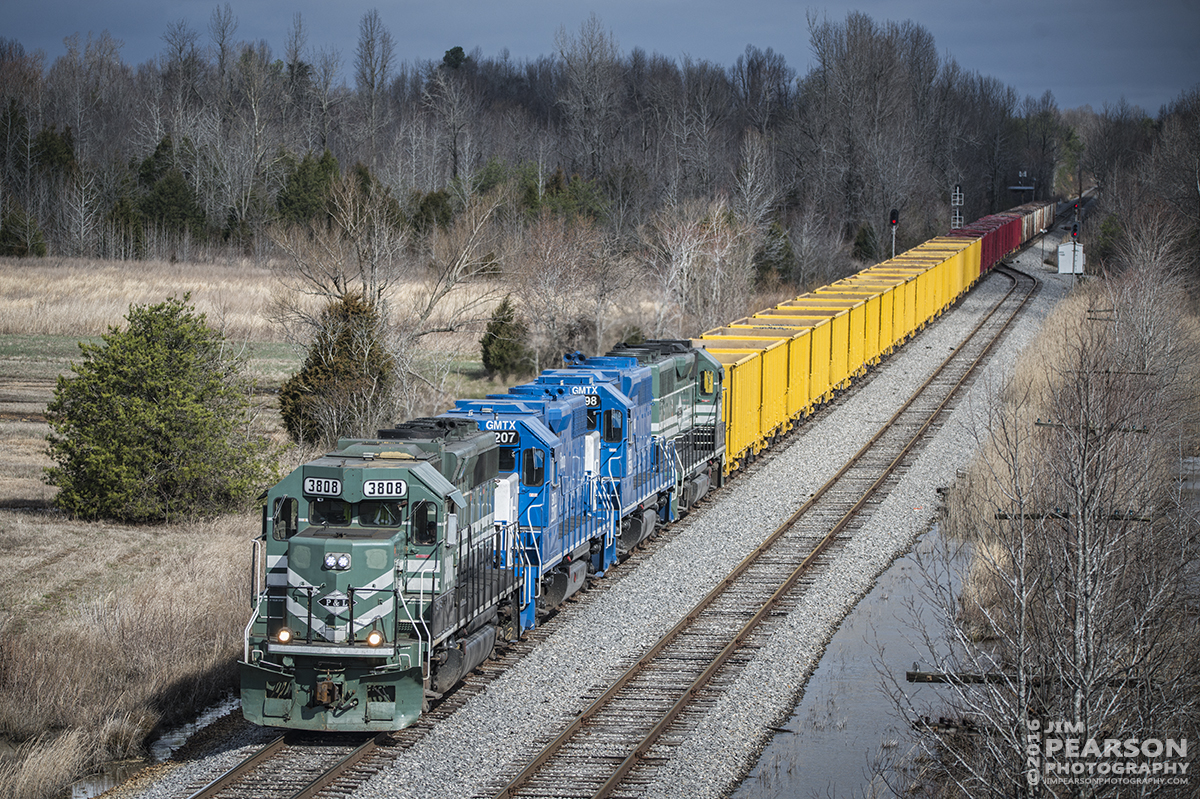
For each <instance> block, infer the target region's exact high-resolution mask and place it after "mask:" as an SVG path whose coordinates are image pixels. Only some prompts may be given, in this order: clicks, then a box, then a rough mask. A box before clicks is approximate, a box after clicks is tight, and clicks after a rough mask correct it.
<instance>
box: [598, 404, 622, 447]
mask: <svg viewBox="0 0 1200 799" xmlns="http://www.w3.org/2000/svg"><path fill="white" fill-rule="evenodd" d="M601 435H602V436H603V437H604V440H605V441H607V442H608V443H610V444H615V443H617V442H619V441H621V440H622V439H623V438H624V437H625V412H624V411H623V410H621V409H620V408H614V409H613V410H610V411H605V412H604V432H603V433H602V434H601Z"/></svg>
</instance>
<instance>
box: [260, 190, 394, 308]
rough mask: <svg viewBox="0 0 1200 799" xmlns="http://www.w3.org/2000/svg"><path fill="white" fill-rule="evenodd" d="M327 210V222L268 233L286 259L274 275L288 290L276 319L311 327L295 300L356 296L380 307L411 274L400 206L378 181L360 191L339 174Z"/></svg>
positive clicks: (334, 298) (299, 302)
mask: <svg viewBox="0 0 1200 799" xmlns="http://www.w3.org/2000/svg"><path fill="white" fill-rule="evenodd" d="M330 205H331V213H330V215H329V219H328V220H320V221H317V222H313V223H311V224H309V225H307V226H304V227H300V226H292V227H277V228H276V229H274V230H273V231H272V234H271V236H272V241H273V242H274V243H275V244H276V246H278V247H279V249H280V250H281V251H282V252H283V253H284V255H285V256H286V258H285V260H283V261H281V262H278V263H277V264H276V266H275V271H276V274H277V276H278V277H279V279H280V280H281V281H282V282H283V283H284V285H285V286H286V287H287V288H288V289H289V290H290V294H287V295H284V297H283V299H282V301H283V302H284V303H285V305H283V306H282V307H280V308H279V309H277V315H278V316H279V317H280V318H281V319H297V320H303V321H306V322H311V312H310V311H308V310H307V309H306V308H307V305H306V303H304V302H303V301H297V299H296V297H306V296H307V297H314V298H318V299H320V300H321V301H327V300H337V299H341V298H342V297H345V296H347V295H349V294H351V293H358V294H361V295H362V297H363V299H364V301H365V302H367V303H368V304H370V305H372V306H375V307H380V306H381V305H383V304H384V303H385V299H386V297H387V294H388V291H389V289H391V288H392V287H393V286H394V285H396V284H398V283H400V282H401V281H403V280H405V279H406V278H408V276H409V275H410V273H411V271H412V268H413V267H412V259H411V258H410V257H409V256H408V254H407V244H408V231H407V229H406V228H405V227H404V226H403V225H402V224H401V222H400V219H399V207H398V206H397V205H396V203H395V200H394V199H392V197H391V196H390V195H389V194H388V192H387V190H386V189H385V188H383V186H382V185H380V184H379V183H378V181H370V182H369V183H368V184H367V185H365V186H364V185H363V182H362V181H361V180H360V179H359V176H358V175H356V174H354V173H348V174H346V175H343V176H342V177H340V178H339V179H338V180H337V181H336V182H335V183H334V186H333V189H332V191H331V193H330Z"/></svg>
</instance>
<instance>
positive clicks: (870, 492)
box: [494, 268, 1038, 799]
mask: <svg viewBox="0 0 1200 799" xmlns="http://www.w3.org/2000/svg"><path fill="white" fill-rule="evenodd" d="M1000 271H1002V273H1003V274H1005V275H1006V276H1007V277H1008V278H1009V279H1010V280H1011V281H1012V285H1011V287H1010V289H1009V291H1008V293H1007V294H1006V295H1005V296H1004V297H1003V298H1002V299H1001V300H1000V301H999V302H998V303H997V304H996V305H995V306H994V307H993V308H992V310H991V311H990V312H989V314H988V315H987V316H986V317H985V318H984V319H983V320H982V321H981V322H980V323H979V325H977V326H976V328H975V329H974V330H973V331H972V333H971V334H970V335H969V336H968V338H967V339H966V340H964V341H963V343H962V344H960V345H959V347H958V348H957V349H955V350H954V352H953V353H951V354H950V356H949V357H948V358H947V359H946V360H945V362H943V363H942V365H941V366H940V367H939V368H938V369H937V370H936V371H935V373H934V374H933V375H932V376H931V377H930V378H929V379H928V380H927V381H926V383H925V384H924V385H923V386H922V387H921V388H920V389H918V390H917V392H916V393H914V394H913V396H912V397H911V398H909V400H908V401H907V402H906V403H905V404H904V406H903V407H902V408H901V409H900V410H899V411H897V413H896V414H895V415H894V416H893V417H892V418H891V419H889V420H888V421H887V422H886V423H885V424H884V426H883V427H882V428H881V429H880V430H879V432H878V433H876V435H875V436H874V437H873V438H872V440H871V441H870V442H868V443H867V444H866V445H865V446H864V447H863V448H862V449H861V450H860V451H859V452H858V453H857V454H856V455H855V456H854V457H853V458H852V459H851V460H850V461H849V462H848V463H847V464H846V465H845V466H844V467H843V468H842V469H841V470H840V471H839V472H838V473H837V474H836V475H835V476H834V477H833V478H832V479H831V480H830V481H829V482H828V483H826V484H825V486H823V487H822V488H821V489H820V490H819V491H818V492H817V493H816V494H814V495H813V496H812V498H810V499H809V500H808V501H807V502H806V503H805V504H804V505H803V506H802V507H801V508H800V509H799V510H797V511H796V513H795V514H793V515H792V516H791V517H790V518H789V519H787V520H786V521H785V522H784V523H783V524H782V525H781V526H780V527H779V528H778V529H777V530H776V531H775V532H773V533H772V534H771V535H770V536H769V537H768V538H767V539H766V540H765V541H764V542H763V543H762V544H761V545H760V546H759V547H758V549H756V550H755V551H754V552H752V553H751V554H750V555H749V556H747V557H746V558H745V559H744V560H743V561H742V562H741V563H740V564H739V565H738V566H737V567H736V568H735V569H734V570H733V571H732V572H731V573H730V574H729V575H727V576H726V577H725V579H724V580H723V581H722V582H721V583H720V584H719V585H718V586H717V587H716V588H714V589H713V590H712V591H711V592H710V593H709V594H708V595H707V596H706V597H705V598H704V599H703V600H701V601H700V602H699V603H698V604H697V605H696V606H695V607H694V608H693V609H692V610H691V611H690V612H689V613H688V614H687V615H686V617H685V618H684V619H683V620H682V621H680V622H679V624H677V625H676V626H675V627H674V628H673V629H671V630H670V631H669V632H667V633H666V634H665V635H664V636H663V637H662V638H661V639H660V640H659V641H658V643H657V644H655V645H653V646H652V647H651V648H650V649H649V650H648V651H647V652H646V653H645V654H644V655H643V656H642V657H641V658H640V659H639V660H638V662H637V663H635V664H634V665H633V666H632V667H630V668H629V669H628V671H626V672H625V673H624V674H623V675H622V676H621V677H620V678H619V679H618V680H617V681H616V682H615V683H614V684H613V685H612V686H611V687H609V688H608V689H607V690H605V691H604V692H603V693H602V694H600V695H599V696H597V697H596V698H595V700H594V701H593V702H592V704H591V705H590V706H589V707H588V708H587V709H586V710H585V711H584V712H583V713H581V714H580V715H579V716H578V717H576V719H575V720H574V721H573V722H572V723H571V724H570V725H569V726H568V727H567V729H566V730H565V731H563V732H562V733H561V734H560V735H559V736H557V737H556V738H555V739H554V740H552V741H549V742H547V743H546V744H545V746H544V748H543V749H542V750H541V752H540V753H538V754H537V755H536V756H535V757H534V758H533V760H532V761H530V762H529V764H528V765H527V766H526V767H525V768H524V769H523V770H522V771H521V772H520V773H518V774H516V775H515V776H512V777H511V778H508V779H507V781H506V783H505V784H503V787H500V788H498V789H497V790H496V792H495V793H494V795H495V796H496V797H498V799H500V798H507V797H518V796H538V797H548V796H556V797H576V796H580V797H603V796H612V795H630V794H636V793H637V792H638V786H639V785H640V784H642V783H644V782H646V781H647V775H645V774H642V773H641V772H642V771H643V770H644V769H645V768H647V767H650V768H652V767H653V764H654V762H655V761H659V760H661V759H663V757H664V755H663V753H662V752H661V751H658V750H657V749H656V744H659V743H665V742H667V740H668V739H669V738H672V737H675V736H672V735H670V733H671V731H672V730H673V729H674V727H675V725H677V724H686V723H687V716H688V714H689V713H691V712H693V711H697V710H699V711H702V710H703V706H704V704H705V703H706V696H707V695H708V693H707V692H709V691H712V690H714V689H716V688H719V684H720V682H721V681H722V680H724V679H727V678H728V676H729V675H730V674H731V673H732V671H733V670H736V669H737V668H738V666H739V664H740V663H744V662H746V661H747V660H748V659H749V657H750V656H751V655H752V652H753V650H754V648H755V647H756V641H760V640H762V637H763V636H769V635H770V634H771V631H772V620H773V619H775V618H778V617H781V616H784V615H786V614H787V613H788V611H789V610H790V609H791V607H792V605H793V604H794V602H795V600H796V599H797V598H798V597H799V596H800V594H801V592H803V590H805V585H806V583H808V582H810V580H811V574H812V571H813V569H814V568H816V567H819V566H820V565H821V563H822V562H823V555H824V554H825V553H826V552H827V550H828V549H829V548H830V547H831V546H834V545H836V542H838V541H839V540H841V539H843V538H845V537H848V536H852V535H853V532H854V530H855V529H857V528H858V527H859V526H861V525H862V524H863V523H864V522H865V521H866V519H867V518H868V517H869V516H870V514H871V510H872V507H873V505H874V504H875V503H877V502H878V501H879V500H880V499H882V495H885V494H886V491H887V490H888V489H889V488H890V487H891V485H893V484H894V483H895V482H896V481H897V480H898V479H899V477H898V474H897V473H898V472H899V471H900V470H902V469H903V467H904V465H905V464H906V463H907V462H908V461H909V460H910V459H911V457H912V456H913V454H914V450H915V449H917V448H918V447H919V445H920V444H921V442H922V441H923V440H924V439H925V437H926V434H927V433H928V431H929V430H930V428H931V427H934V426H936V425H937V424H938V421H939V419H940V418H941V416H942V413H943V410H945V408H946V407H947V405H948V404H949V403H950V402H951V400H952V399H953V398H954V397H955V396H956V395H957V394H958V393H959V389H960V388H961V387H962V386H963V384H964V383H966V382H967V381H968V380H969V379H970V378H971V376H972V375H973V374H975V373H976V372H977V370H978V368H979V366H980V365H981V364H982V363H983V362H984V361H985V360H986V358H987V355H988V353H989V352H990V351H991V350H992V348H993V347H994V346H995V344H996V343H997V342H998V341H999V340H1000V339H1001V338H1002V336H1003V334H1004V332H1005V331H1006V330H1007V329H1008V327H1009V326H1010V324H1011V323H1012V321H1013V320H1014V319H1015V318H1016V317H1017V315H1018V314H1019V313H1020V310H1021V309H1022V308H1024V306H1025V304H1026V303H1027V302H1028V300H1029V299H1030V298H1031V297H1032V296H1033V294H1034V292H1035V291H1036V290H1037V287H1038V282H1037V280H1036V279H1035V278H1033V277H1031V276H1029V275H1026V274H1024V273H1021V272H1016V271H1014V270H1011V269H1007V268H1002V269H1001V270H1000Z"/></svg>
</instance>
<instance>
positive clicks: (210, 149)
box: [0, 4, 1161, 277]
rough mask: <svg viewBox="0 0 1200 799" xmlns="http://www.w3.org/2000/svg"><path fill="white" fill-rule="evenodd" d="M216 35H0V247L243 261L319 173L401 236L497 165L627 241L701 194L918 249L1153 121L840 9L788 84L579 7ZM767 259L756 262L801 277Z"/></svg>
mask: <svg viewBox="0 0 1200 799" xmlns="http://www.w3.org/2000/svg"><path fill="white" fill-rule="evenodd" d="M237 28H238V24H237V18H236V17H235V16H234V14H233V11H232V9H231V7H230V5H229V4H225V5H223V6H219V7H217V8H216V9H215V10H214V11H213V12H212V15H211V17H210V19H209V20H208V23H207V25H206V26H204V28H203V29H201V28H198V27H197V26H195V25H193V24H192V23H191V22H189V21H186V20H183V21H179V22H176V23H173V24H171V25H170V26H168V28H167V30H166V31H165V32H164V33H163V35H162V41H163V50H162V52H161V53H160V54H159V55H158V56H157V57H156V58H154V59H152V60H150V61H148V62H146V63H143V64H138V65H132V64H127V63H125V62H124V61H123V60H122V59H121V54H120V51H121V46H122V45H121V42H120V41H118V40H116V39H114V38H113V37H111V36H110V35H109V34H108V33H107V32H104V33H101V34H99V35H98V36H97V35H93V34H90V33H89V34H88V36H87V37H86V38H82V37H81V36H80V35H79V34H74V35H72V36H69V37H67V39H66V43H67V52H66V53H65V54H64V55H62V56H60V57H58V58H56V59H54V61H53V62H52V63H48V64H47V63H46V59H45V58H44V56H43V55H42V54H41V53H40V52H33V53H31V52H27V51H25V49H24V48H23V47H22V46H21V44H20V43H19V42H17V41H14V40H0V186H2V190H3V203H4V213H5V219H6V236H7V239H6V244H5V248H6V251H7V252H10V253H17V252H20V251H21V250H22V248H23V249H24V251H25V252H30V253H38V252H53V253H56V254H61V255H75V256H91V257H104V258H129V257H158V256H162V255H167V254H171V253H174V254H176V256H177V257H184V256H185V255H190V256H194V255H195V253H197V252H202V251H203V246H211V245H223V246H227V247H232V248H236V249H240V250H243V251H247V252H252V253H255V254H266V253H268V252H269V249H270V248H269V237H268V236H267V234H266V232H267V228H268V227H269V226H271V225H274V224H279V223H288V222H296V221H301V220H304V219H307V218H311V217H312V216H313V215H314V214H315V213H317V212H318V209H316V208H315V207H314V206H313V204H312V201H311V198H310V197H309V196H308V195H307V194H306V192H310V191H311V181H312V175H313V172H314V171H316V172H320V171H321V170H327V169H329V165H330V164H334V163H336V164H337V165H338V167H339V168H340V169H341V170H348V169H350V168H354V167H356V165H357V166H358V167H361V168H363V169H365V170H367V171H369V173H370V174H371V175H372V176H373V178H374V179H376V180H378V181H380V182H381V183H382V184H383V185H384V186H386V187H387V189H388V190H389V191H390V192H391V194H392V196H393V197H395V198H396V200H397V202H398V203H399V204H400V206H401V207H402V208H403V210H404V211H405V212H406V220H407V221H408V222H409V223H410V224H412V225H413V226H414V227H416V228H419V227H420V225H421V223H422V222H427V221H428V220H429V219H430V218H433V219H437V218H439V217H438V215H439V214H446V213H453V212H454V210H455V209H454V207H453V204H450V207H444V206H446V202H445V200H446V199H447V198H446V197H444V196H441V195H442V194H443V193H445V192H448V191H449V190H450V188H451V187H452V186H454V185H456V184H463V185H470V184H471V182H472V180H473V179H475V178H477V176H479V175H480V174H481V173H484V172H486V171H487V170H488V169H489V168H495V166H496V165H497V164H499V165H503V166H504V167H505V168H506V169H509V170H514V171H517V172H519V174H520V175H521V176H522V180H523V190H524V192H525V197H524V201H525V204H526V206H528V207H535V208H536V207H540V206H541V205H542V204H544V203H549V204H550V206H551V207H562V206H566V207H568V208H570V209H572V210H576V211H579V212H581V213H584V214H587V215H589V216H591V217H593V218H595V219H597V220H598V221H599V222H600V223H601V224H602V226H603V228H604V230H605V232H606V233H608V234H611V235H612V236H615V237H616V238H617V240H618V241H620V242H621V243H622V244H623V246H626V247H629V246H633V245H634V243H635V242H636V237H637V231H638V230H639V228H640V227H641V226H643V225H645V224H646V223H647V222H648V221H649V220H651V219H652V218H653V216H654V215H655V213H657V212H659V211H661V210H662V209H663V208H676V207H681V206H683V205H685V204H686V203H688V202H695V201H698V200H706V199H710V198H713V197H716V196H725V197H728V198H730V202H731V204H732V205H733V207H734V209H735V210H737V211H739V212H741V213H742V214H743V215H745V216H746V218H747V219H748V221H750V222H752V223H753V224H755V225H758V226H760V227H763V230H764V233H763V235H762V238H763V239H764V241H763V242H760V247H759V249H764V250H766V251H769V250H770V249H771V248H770V247H769V246H766V245H769V244H771V243H772V242H773V243H774V244H775V245H776V246H775V249H776V250H778V249H779V245H780V244H781V243H782V240H783V239H786V238H789V237H791V238H793V239H795V238H800V239H801V240H802V241H801V242H799V243H800V244H803V241H807V240H808V239H810V238H811V237H812V236H813V235H814V233H816V234H819V235H820V236H821V237H823V238H825V239H828V240H830V241H833V242H842V241H843V240H846V239H853V238H854V237H855V236H857V235H858V234H859V233H860V231H862V230H864V229H868V230H873V231H874V232H876V233H878V232H881V228H882V227H883V225H885V224H886V219H887V214H888V210H889V209H890V208H898V209H899V210H900V211H901V216H902V219H904V228H903V230H902V236H903V237H905V238H906V239H907V240H910V241H913V242H916V241H921V240H923V239H924V238H927V237H928V236H929V235H932V234H936V233H938V232H942V231H944V230H945V229H946V226H947V220H948V219H949V209H948V199H949V194H950V192H951V190H952V189H953V188H954V187H955V186H956V185H957V186H961V187H962V190H963V193H964V197H965V200H966V205H965V207H964V208H963V209H962V210H963V214H964V216H965V217H966V218H968V219H970V218H975V217H978V216H981V215H983V214H986V213H989V212H994V211H997V210H1001V209H1003V208H1005V207H1008V206H1010V205H1012V204H1014V203H1015V202H1017V201H1021V200H1028V199H1043V198H1046V197H1049V196H1052V195H1053V194H1054V193H1055V191H1056V183H1058V187H1063V188H1065V186H1066V185H1067V184H1066V183H1065V182H1062V181H1061V180H1060V179H1065V176H1070V177H1073V178H1074V177H1077V176H1078V173H1079V170H1080V168H1084V167H1086V168H1087V169H1088V171H1089V173H1090V174H1094V175H1095V176H1096V179H1097V180H1100V181H1104V180H1105V179H1106V178H1107V177H1108V176H1110V175H1111V174H1112V173H1113V171H1114V170H1117V169H1119V167H1120V165H1121V164H1122V162H1123V160H1127V159H1128V158H1129V157H1131V156H1132V155H1135V154H1137V153H1139V152H1147V151H1148V150H1149V149H1150V148H1151V147H1152V145H1153V142H1154V140H1155V135H1156V133H1157V132H1158V131H1159V130H1160V128H1161V120H1160V123H1154V122H1151V121H1150V120H1149V119H1148V118H1147V117H1145V116H1144V114H1142V113H1141V112H1140V111H1139V110H1137V109H1132V108H1129V107H1128V106H1127V105H1123V104H1122V105H1119V106H1117V107H1114V108H1112V109H1106V110H1105V112H1104V113H1103V114H1100V115H1095V114H1086V113H1083V112H1079V113H1076V114H1075V115H1074V116H1072V115H1071V114H1064V113H1062V112H1060V110H1059V109H1058V107H1057V105H1056V103H1055V101H1054V98H1053V95H1052V94H1051V93H1049V92H1047V93H1045V94H1044V95H1042V96H1041V97H1038V98H1034V97H1025V98H1021V97H1019V96H1018V94H1017V93H1016V91H1015V90H1014V89H1012V88H1011V87H1008V86H1005V85H1004V84H1003V83H1001V82H1000V81H998V80H996V79H995V78H992V77H988V76H984V75H980V74H978V73H973V72H970V71H968V70H965V69H963V68H962V67H961V66H959V65H958V64H957V62H955V61H954V60H953V59H952V58H943V57H939V55H938V53H937V49H936V46H935V43H934V39H933V36H932V35H931V34H930V33H929V32H928V31H927V30H926V29H924V28H923V27H921V26H920V25H918V24H916V23H913V22H903V23H894V22H886V23H877V22H875V21H873V20H872V19H871V18H870V17H868V16H867V15H865V14H861V13H852V14H850V15H849V16H847V18H846V19H845V20H844V21H830V20H828V19H824V18H817V17H815V16H814V17H811V18H810V20H809V26H808V28H809V29H808V32H807V33H808V37H809V41H810V46H811V49H812V52H813V54H814V56H815V59H814V65H813V67H812V69H810V70H809V71H808V73H807V74H801V73H799V72H797V71H796V69H794V68H793V67H792V66H790V65H789V64H788V63H787V62H786V59H785V58H784V57H783V56H782V55H781V54H779V53H775V52H773V51H772V50H771V49H770V48H767V49H765V50H764V49H761V48H758V47H755V46H753V45H748V46H747V47H746V50H745V52H744V53H743V54H742V55H741V56H739V57H738V58H737V60H736V62H735V63H734V64H732V65H730V66H724V65H720V64H716V63H713V62H711V61H707V60H703V59H694V58H691V57H686V56H685V57H682V58H679V59H674V58H669V57H667V56H663V55H660V54H658V53H647V52H646V51H644V50H642V49H639V48H635V49H633V50H632V51H629V52H623V51H622V50H621V49H620V47H619V45H618V42H617V41H616V39H615V38H614V36H613V35H612V34H611V32H609V31H608V30H606V29H605V28H604V26H603V24H602V23H601V21H600V20H599V19H597V18H596V17H594V16H593V17H592V18H591V19H589V20H588V21H586V22H585V23H583V24H582V25H581V26H580V28H579V29H578V30H577V31H574V32H569V31H566V30H565V29H560V30H559V31H558V34H557V35H556V36H555V39H554V47H553V51H552V52H551V53H550V54H548V55H544V56H539V57H537V58H532V59H528V60H524V61H516V60H513V59H512V58H510V57H509V56H508V55H507V53H502V54H500V55H498V56H485V55H484V54H483V53H482V52H480V51H479V50H478V49H476V50H474V51H472V52H470V53H467V52H465V51H464V50H463V48H462V47H458V46H455V47H451V48H450V49H448V50H447V51H446V52H445V53H444V55H443V56H442V57H441V58H440V59H438V58H427V59H421V58H414V59H411V60H407V61H401V60H400V56H399V54H398V53H397V52H396V48H395V45H394V42H393V40H392V37H391V35H390V33H389V32H388V30H387V28H386V27H385V25H384V24H383V21H382V19H381V17H380V15H379V13H378V12H377V11H374V10H372V11H370V12H368V13H366V14H365V15H364V16H363V18H362V20H361V22H360V25H359V39H358V45H357V48H356V50H355V52H354V53H353V54H343V53H341V52H338V51H336V50H332V49H329V48H321V47H319V46H313V45H312V44H310V40H309V32H308V29H307V28H306V27H305V24H304V21H303V19H302V17H301V16H300V15H299V14H297V15H296V16H295V17H294V18H293V20H292V24H291V27H290V28H289V29H288V31H287V35H286V44H285V46H284V49H283V52H282V53H276V52H274V51H273V50H272V48H271V47H270V46H269V45H268V44H267V43H266V42H265V41H257V42H247V41H242V40H239V39H238V38H237ZM343 68H345V71H346V72H347V73H348V74H350V75H352V76H353V85H349V84H347V83H346V82H345V81H344V80H342V79H341V78H340V77H339V76H340V75H341V74H342V72H343ZM1094 134H1095V135H1094ZM1060 169H1061V170H1062V171H1063V172H1064V173H1065V175H1060V174H1059V171H1060ZM1022 176H1023V177H1022ZM1019 182H1020V183H1024V184H1026V185H1030V186H1032V191H1029V192H1024V193H1021V192H1012V191H1010V188H1009V187H1010V186H1013V185H1016V184H1018V183H1019ZM564 192H565V193H566V194H567V195H568V196H565V197H564V196H561V195H562V194H563V193H564ZM772 225H774V226H775V228H776V229H775V232H774V234H773V235H768V234H767V232H768V231H770V230H771V227H772ZM797 227H799V228H801V229H802V230H804V231H806V232H805V233H797V232H796V228H797ZM869 238H870V237H869V236H868V237H866V238H864V241H869ZM791 249H792V250H793V253H792V254H790V256H789V257H787V258H782V259H781V260H782V261H784V263H781V264H777V266H783V267H784V268H786V269H787V270H788V274H786V275H785V277H801V276H803V275H802V274H800V273H801V272H802V271H803V270H804V269H806V268H807V267H806V265H805V264H804V262H803V259H802V258H801V257H800V256H796V255H795V254H794V251H795V250H796V249H797V242H792V246H791ZM865 254H866V255H867V256H870V255H873V254H874V253H873V252H869V251H868V252H867V253H865ZM767 255H769V252H767V253H766V254H765V255H764V257H767ZM777 259H779V256H778V255H777Z"/></svg>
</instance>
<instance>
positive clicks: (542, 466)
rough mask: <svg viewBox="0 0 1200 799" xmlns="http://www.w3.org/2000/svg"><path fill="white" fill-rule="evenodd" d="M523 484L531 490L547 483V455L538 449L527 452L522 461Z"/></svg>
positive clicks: (530, 449) (533, 448)
mask: <svg viewBox="0 0 1200 799" xmlns="http://www.w3.org/2000/svg"><path fill="white" fill-rule="evenodd" d="M521 482H522V483H524V484H525V485H527V486H529V487H531V488H536V487H538V486H540V485H542V484H543V483H545V482H546V453H545V452H543V451H542V450H540V449H538V448H537V447H530V448H529V449H527V450H525V453H524V456H523V457H522V459H521Z"/></svg>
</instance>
